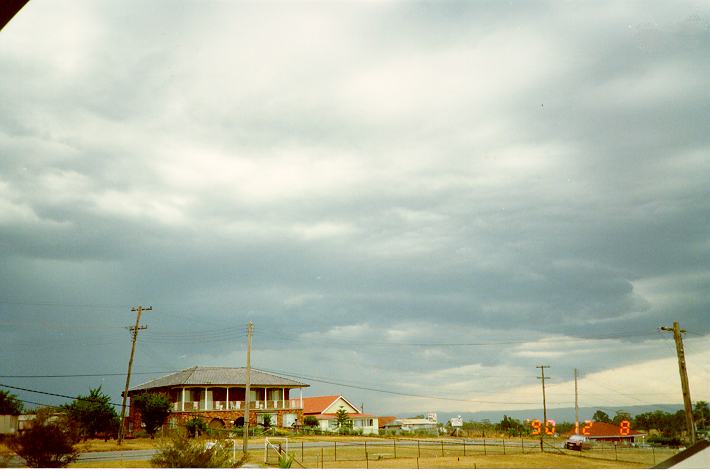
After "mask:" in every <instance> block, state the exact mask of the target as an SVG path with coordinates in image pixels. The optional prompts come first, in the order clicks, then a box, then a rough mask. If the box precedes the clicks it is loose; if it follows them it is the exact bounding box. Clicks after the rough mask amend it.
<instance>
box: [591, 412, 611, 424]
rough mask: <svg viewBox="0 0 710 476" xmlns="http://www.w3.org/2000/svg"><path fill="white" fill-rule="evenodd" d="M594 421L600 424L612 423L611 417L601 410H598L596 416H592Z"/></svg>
mask: <svg viewBox="0 0 710 476" xmlns="http://www.w3.org/2000/svg"><path fill="white" fill-rule="evenodd" d="M592 420H593V421H596V422H599V423H611V418H609V415H607V414H606V413H605V412H603V411H601V410H597V411H596V412H594V415H592Z"/></svg>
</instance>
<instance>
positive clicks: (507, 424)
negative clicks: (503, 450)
mask: <svg viewBox="0 0 710 476" xmlns="http://www.w3.org/2000/svg"><path fill="white" fill-rule="evenodd" d="M496 430H497V431H500V432H503V433H508V434H509V435H522V434H523V433H525V426H524V425H523V424H522V423H521V422H520V421H519V420H516V419H515V418H511V417H509V416H507V415H503V419H502V420H501V421H500V423H498V424H497V425H496Z"/></svg>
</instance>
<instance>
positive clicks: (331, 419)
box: [303, 395, 379, 434]
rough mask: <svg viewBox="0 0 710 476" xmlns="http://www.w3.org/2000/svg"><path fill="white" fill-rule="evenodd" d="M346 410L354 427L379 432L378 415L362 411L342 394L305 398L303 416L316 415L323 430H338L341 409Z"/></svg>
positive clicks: (367, 431) (374, 432)
mask: <svg viewBox="0 0 710 476" xmlns="http://www.w3.org/2000/svg"><path fill="white" fill-rule="evenodd" d="M341 409H342V410H345V411H346V412H347V414H348V417H349V418H350V420H351V421H352V428H353V429H355V430H358V429H359V430H361V431H362V432H363V434H377V433H378V430H379V428H378V423H377V417H376V416H374V415H371V414H369V413H362V412H361V411H360V410H359V409H358V408H357V407H356V406H355V405H353V404H352V403H350V402H349V401H348V400H346V399H345V397H343V396H342V395H325V396H321V397H304V398H303V416H304V418H305V417H307V416H314V417H316V419H317V420H318V423H319V425H320V429H321V430H323V431H337V430H338V421H337V420H338V414H337V412H338V411H339V410H341Z"/></svg>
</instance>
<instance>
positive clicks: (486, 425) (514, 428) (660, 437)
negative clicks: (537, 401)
mask: <svg viewBox="0 0 710 476" xmlns="http://www.w3.org/2000/svg"><path fill="white" fill-rule="evenodd" d="M693 419H694V421H695V429H696V431H697V432H700V433H706V432H707V431H708V426H710V407H709V406H708V402H706V401H703V400H699V401H697V402H696V403H695V406H694V407H693ZM624 420H626V421H628V422H630V423H631V428H632V429H634V430H637V431H640V432H644V433H648V434H650V435H651V437H650V439H649V441H651V442H653V441H657V442H658V443H668V442H671V443H672V442H674V441H676V440H680V439H681V438H682V437H684V436H685V432H686V422H685V411H683V410H678V411H677V412H665V411H663V410H656V411H652V412H645V413H639V414H638V415H636V416H632V415H631V414H630V413H628V412H627V411H624V410H618V411H617V412H616V413H615V415H614V416H613V417H611V416H609V415H608V414H607V413H605V412H604V411H602V410H597V411H596V412H595V413H594V415H593V416H592V421H593V422H603V423H611V424H614V425H617V426H619V425H620V424H621V422H622V421H624ZM574 426H575V424H574V422H568V421H563V422H558V423H557V424H556V425H555V432H556V433H558V434H565V433H569V432H571V431H573V430H574ZM463 430H466V431H468V432H474V433H478V434H481V435H482V436H485V434H486V432H488V434H489V435H491V434H493V433H504V434H507V435H508V436H530V435H531V433H532V428H531V425H530V424H529V423H528V424H526V423H525V422H523V421H521V420H518V419H515V418H512V417H509V416H507V415H503V419H502V420H501V421H500V422H498V423H492V422H490V421H488V420H484V421H481V422H473V421H469V422H464V423H463Z"/></svg>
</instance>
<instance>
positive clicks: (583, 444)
mask: <svg viewBox="0 0 710 476" xmlns="http://www.w3.org/2000/svg"><path fill="white" fill-rule="evenodd" d="M589 447H590V445H589V439H588V438H587V437H586V436H582V435H572V436H570V437H569V438H567V441H565V448H567V449H568V450H576V451H582V449H585V450H586V449H589Z"/></svg>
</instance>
